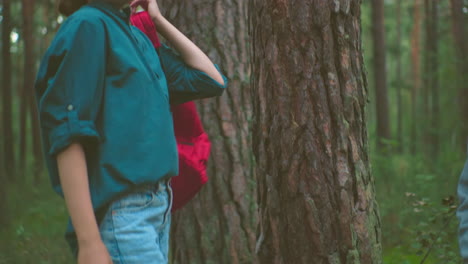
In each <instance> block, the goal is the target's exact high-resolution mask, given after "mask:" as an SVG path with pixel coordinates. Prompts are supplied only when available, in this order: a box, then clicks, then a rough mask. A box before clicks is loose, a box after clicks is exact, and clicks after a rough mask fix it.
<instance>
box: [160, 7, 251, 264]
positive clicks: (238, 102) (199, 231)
mask: <svg viewBox="0 0 468 264" xmlns="http://www.w3.org/2000/svg"><path fill="white" fill-rule="evenodd" d="M158 3H159V4H160V6H161V8H162V9H163V13H165V14H166V17H167V18H168V19H169V20H170V21H171V22H173V23H174V24H175V25H176V27H178V28H179V29H180V30H181V31H182V32H184V33H185V34H186V35H187V36H188V37H189V38H191V39H192V40H193V41H194V42H195V44H197V45H198V46H199V47H200V48H201V49H202V50H204V51H205V52H207V54H208V56H209V57H210V58H211V59H212V60H213V62H215V63H218V64H219V65H220V68H221V69H222V71H223V72H224V73H225V74H226V76H228V78H229V79H230V80H229V81H230V82H229V87H228V89H227V91H226V92H225V94H224V95H223V96H222V97H220V98H214V99H207V100H203V101H201V102H199V103H198V110H199V113H200V116H201V119H202V121H203V124H204V128H205V129H206V131H207V133H208V135H209V137H210V140H211V143H212V150H211V157H210V161H209V168H208V176H209V182H208V183H207V185H206V186H205V187H204V188H203V189H202V190H201V192H200V193H199V194H198V195H197V197H195V199H194V200H193V201H191V202H190V203H189V204H188V205H187V206H186V207H185V208H183V209H182V210H181V211H179V212H176V213H175V214H174V216H173V228H172V245H171V250H172V259H173V263H181V264H185V263H191V264H197V263H199V264H209V263H230V264H236V263H255V254H254V252H253V251H254V247H255V224H256V219H257V217H256V194H255V184H254V170H253V154H252V152H251V138H250V134H249V131H250V128H249V126H250V125H249V121H250V120H251V111H252V110H251V108H252V107H251V98H250V93H249V66H250V65H249V60H248V49H247V26H246V22H247V21H246V14H245V12H246V1H245V0H234V1H227V0H184V1H170V0H162V1H159V2H158Z"/></svg>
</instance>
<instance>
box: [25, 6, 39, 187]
mask: <svg viewBox="0 0 468 264" xmlns="http://www.w3.org/2000/svg"><path fill="white" fill-rule="evenodd" d="M34 4H35V0H22V14H23V15H22V18H23V41H24V64H23V66H24V84H23V85H24V87H23V91H25V94H24V96H25V97H24V100H25V104H28V105H29V106H28V109H29V115H30V119H29V120H30V122H31V126H30V127H31V130H30V133H28V135H30V137H31V143H32V154H33V164H32V174H33V175H34V182H35V183H36V184H37V183H39V180H40V175H41V168H42V166H41V165H42V150H41V141H40V132H39V121H38V115H37V107H36V105H35V100H34V79H35V76H36V67H35V56H34V55H35V54H34V47H35V45H34V31H33V19H34Z"/></svg>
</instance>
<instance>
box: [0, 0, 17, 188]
mask: <svg viewBox="0 0 468 264" xmlns="http://www.w3.org/2000/svg"><path fill="white" fill-rule="evenodd" d="M10 6H11V5H10V0H4V1H3V6H2V16H3V19H2V23H1V24H2V60H3V61H2V68H3V69H2V74H3V76H2V92H3V94H2V107H3V110H2V112H3V113H2V117H3V118H2V119H3V124H2V125H3V127H2V129H3V136H2V138H3V140H2V141H3V142H2V146H3V155H2V156H3V157H4V161H3V164H4V166H5V167H4V168H3V170H2V169H0V173H4V174H5V175H7V176H6V177H5V180H6V179H9V180H11V181H13V180H14V177H15V167H16V165H15V164H16V160H15V151H14V147H13V143H14V142H15V140H14V135H13V116H12V115H13V113H12V101H13V100H12V99H13V93H12V90H13V89H12V79H11V77H12V71H11V69H12V64H11V54H10V46H11V44H10V33H11V14H10V12H11V11H10Z"/></svg>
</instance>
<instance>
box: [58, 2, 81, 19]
mask: <svg viewBox="0 0 468 264" xmlns="http://www.w3.org/2000/svg"><path fill="white" fill-rule="evenodd" d="M87 3H88V1H87V0H58V11H59V12H60V14H62V15H64V16H69V15H71V14H73V13H74V12H75V11H77V10H78V9H80V8H81V7H82V6H84V5H86V4H87Z"/></svg>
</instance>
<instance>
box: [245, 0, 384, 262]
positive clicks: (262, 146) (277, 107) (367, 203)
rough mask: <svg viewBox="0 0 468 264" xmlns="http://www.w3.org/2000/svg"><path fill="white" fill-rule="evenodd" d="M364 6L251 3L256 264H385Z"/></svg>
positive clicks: (356, 3) (302, 0) (277, 0)
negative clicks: (371, 147)
mask: <svg viewBox="0 0 468 264" xmlns="http://www.w3.org/2000/svg"><path fill="white" fill-rule="evenodd" d="M360 4H361V1H358V0H354V1H322V0H314V1H306V0H298V1H281V0H274V1H265V0H251V5H250V6H251V11H252V13H251V14H250V22H251V23H250V30H251V31H252V34H253V35H252V37H253V64H252V65H253V69H252V71H253V76H254V77H255V78H254V80H253V97H254V104H253V105H254V124H253V141H254V142H253V143H254V144H253V147H254V153H255V156H256V161H257V163H256V164H257V175H258V182H257V184H258V192H259V207H260V208H259V210H260V211H259V212H260V230H259V234H258V241H257V251H258V255H259V259H260V263H265V264H276V263H304V264H306V263H307V264H309V263H314V264H322V263H330V264H331V263H333V264H338V263H349V264H351V263H353V264H357V263H369V264H378V263H381V257H380V255H381V241H380V218H379V213H378V206H377V203H376V201H375V194H374V180H373V178H372V176H371V171H370V168H369V156H368V138H367V127H366V110H365V109H366V103H367V98H368V92H367V81H366V76H365V71H364V65H363V57H362V48H361V32H360V15H361V11H360Z"/></svg>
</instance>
